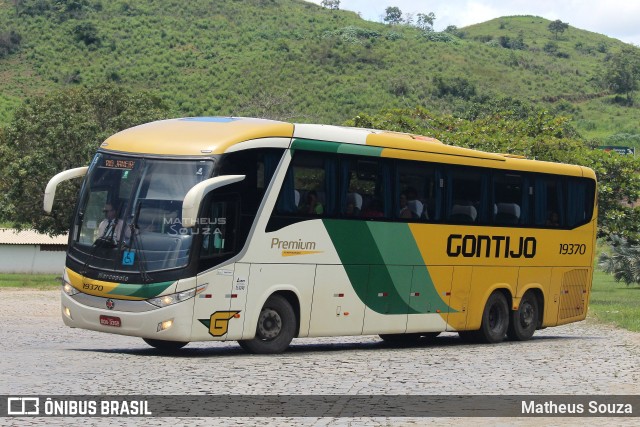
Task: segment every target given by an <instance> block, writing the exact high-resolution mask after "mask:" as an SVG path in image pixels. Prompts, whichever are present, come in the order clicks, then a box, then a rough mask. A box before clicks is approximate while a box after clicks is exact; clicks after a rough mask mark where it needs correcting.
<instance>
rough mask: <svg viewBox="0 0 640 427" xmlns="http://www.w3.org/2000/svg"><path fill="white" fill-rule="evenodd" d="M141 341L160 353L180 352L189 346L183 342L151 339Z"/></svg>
mask: <svg viewBox="0 0 640 427" xmlns="http://www.w3.org/2000/svg"><path fill="white" fill-rule="evenodd" d="M142 339H143V340H144V342H146V343H147V344H149V345H150V346H151V347H154V348H157V349H158V350H162V351H175V350H180V349H181V348H182V347H184V346H185V345H187V344H189V343H188V342H183V341H165V340H154V339H151V338H142Z"/></svg>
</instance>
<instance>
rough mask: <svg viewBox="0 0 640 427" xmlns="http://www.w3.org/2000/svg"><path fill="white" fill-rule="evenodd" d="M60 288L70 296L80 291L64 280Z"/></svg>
mask: <svg viewBox="0 0 640 427" xmlns="http://www.w3.org/2000/svg"><path fill="white" fill-rule="evenodd" d="M62 290H63V291H64V293H65V294H67V295H69V296H70V297H71V296H74V295H75V294H79V293H80V291H79V290H77V289H76V288H74V287H73V286H71V284H70V283H69V282H64V285H62Z"/></svg>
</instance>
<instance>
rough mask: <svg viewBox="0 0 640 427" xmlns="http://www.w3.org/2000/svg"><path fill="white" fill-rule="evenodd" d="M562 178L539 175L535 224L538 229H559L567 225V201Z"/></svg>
mask: <svg viewBox="0 0 640 427" xmlns="http://www.w3.org/2000/svg"><path fill="white" fill-rule="evenodd" d="M563 193H564V192H563V188H562V177H560V176H554V175H539V176H537V177H536V178H535V185H534V199H535V224H536V226H538V227H551V228H558V227H564V226H565V225H566V223H565V210H564V206H565V203H566V202H565V200H564V194H563Z"/></svg>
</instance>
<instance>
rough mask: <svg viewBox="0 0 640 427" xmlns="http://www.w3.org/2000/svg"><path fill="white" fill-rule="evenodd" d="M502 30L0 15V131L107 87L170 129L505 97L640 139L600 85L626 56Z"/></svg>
mask: <svg viewBox="0 0 640 427" xmlns="http://www.w3.org/2000/svg"><path fill="white" fill-rule="evenodd" d="M549 22H550V21H548V20H546V19H543V18H538V17H531V16H524V17H506V18H500V19H496V20H492V21H489V22H486V23H483V24H479V25H474V26H471V27H467V28H463V29H460V30H459V31H458V33H457V35H458V36H462V38H460V37H456V36H455V35H452V34H450V33H431V34H426V35H425V34H424V33H423V32H422V31H421V30H419V29H417V28H414V27H409V26H393V27H391V26H387V25H383V24H379V23H373V22H368V21H364V20H362V19H360V18H359V17H358V16H357V15H356V14H355V13H353V12H346V11H330V10H326V9H323V8H320V7H319V6H317V5H315V4H312V3H307V2H303V1H299V0H244V1H239V0H217V1H215V2H211V1H204V0H195V1H189V2H181V1H176V0H146V1H135V2H134V1H124V0H113V1H109V2H106V1H95V0H55V1H53V0H14V1H11V2H7V1H4V2H1V3H0V78H1V81H2V91H0V123H3V124H6V123H7V122H8V121H9V119H10V117H11V114H12V112H13V110H14V109H15V108H16V106H17V105H19V104H20V103H21V102H22V101H23V100H24V99H26V98H28V97H30V96H32V95H35V94H41V93H45V92H48V91H51V90H53V89H55V88H60V87H64V86H73V85H92V84H96V83H101V82H105V81H111V82H118V83H121V84H123V85H127V86H132V87H135V88H144V89H150V90H152V91H154V92H155V93H157V94H160V95H161V96H162V97H163V98H165V99H166V100H167V102H168V104H169V105H170V106H171V107H172V109H173V113H174V114H175V115H213V114H216V115H218V114H222V115H226V114H233V115H248V116H262V117H271V118H279V119H289V120H296V121H303V122H320V123H342V122H344V121H345V120H347V119H349V118H352V117H354V116H356V115H357V114H359V113H363V112H364V113H377V112H378V111H380V110H382V109H385V108H395V107H407V106H416V105H422V106H426V107H428V108H429V109H432V110H438V111H441V112H450V113H455V114H459V115H465V114H467V112H468V111H469V110H470V107H471V106H472V105H475V108H477V107H478V105H480V106H481V105H482V103H483V102H487V101H488V100H491V99H494V98H496V97H503V96H509V97H512V98H515V99H518V100H523V101H526V102H529V103H533V104H539V105H542V106H545V107H546V108H549V109H551V110H553V111H563V112H564V113H565V114H567V115H570V116H572V117H573V118H574V120H575V125H576V127H577V128H578V130H579V131H581V132H582V133H583V134H584V135H587V136H590V137H606V136H609V135H614V134H628V135H631V137H633V136H634V135H639V134H640V124H639V123H638V120H637V118H638V114H639V112H640V108H638V107H625V106H622V105H619V104H617V103H616V102H614V100H615V97H614V96H613V95H612V94H609V93H607V92H606V91H604V90H603V89H602V87H601V85H599V77H600V75H601V74H602V68H603V66H604V64H605V59H606V58H607V55H609V54H611V53H612V52H615V51H616V50H619V49H620V48H621V47H623V46H625V45H624V43H622V42H620V41H618V40H615V39H611V38H608V37H606V36H602V35H598V34H594V33H591V32H588V31H583V30H579V29H576V28H574V27H570V28H569V29H568V30H567V31H565V32H564V33H562V34H560V36H559V39H558V40H555V38H554V36H553V35H552V34H551V33H550V32H549V31H548V28H547V27H548V25H549Z"/></svg>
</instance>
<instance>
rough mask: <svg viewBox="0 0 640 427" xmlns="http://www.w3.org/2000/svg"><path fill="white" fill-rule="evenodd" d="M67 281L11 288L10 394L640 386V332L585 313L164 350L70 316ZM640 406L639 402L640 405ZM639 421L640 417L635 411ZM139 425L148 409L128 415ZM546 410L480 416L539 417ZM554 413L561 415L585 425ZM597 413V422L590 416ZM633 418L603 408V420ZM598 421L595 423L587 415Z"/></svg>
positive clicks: (3, 333)
mask: <svg viewBox="0 0 640 427" xmlns="http://www.w3.org/2000/svg"><path fill="white" fill-rule="evenodd" d="M59 304H60V297H59V293H58V292H57V291H34V290H10V289H2V290H0V321H1V322H2V328H0V342H2V347H1V350H0V351H1V357H0V394H3V395H28V394H38V395H47V394H50V395H66V394H76V395H77V394H90V395H99V394H118V395H120V394H145V395H147V394H149V395H161V394H171V395H182V394H225V393H230V394H302V395H314V394H332V395H333V394H345V395H369V394H374V395H378V394H400V395H404V394H418V395H419V394H465V395H466V394H473V395H487V394H491V395H495V394H498V395H500V394H504V395H520V394H532V395H557V394H563V395H566V394H581V395H585V394H589V395H590V394H593V395H610V394H636V395H637V394H640V384H639V383H640V334H637V333H632V332H628V331H625V330H622V329H617V328H614V327H611V326H608V325H603V324H599V323H597V322H595V321H594V320H590V319H588V320H587V321H585V322H580V323H575V324H571V325H566V326H561V327H556V328H548V329H545V330H543V331H537V332H536V335H535V336H534V338H533V339H532V340H531V341H528V342H504V343H502V344H499V345H475V344H463V343H462V342H461V341H460V340H459V339H458V337H457V335H456V334H443V335H442V336H440V337H438V338H437V339H436V341H435V343H428V344H423V345H419V346H416V347H412V348H388V347H385V346H384V345H383V344H382V342H381V340H380V339H379V338H378V337H374V336H366V337H336V338H309V339H297V340H294V342H293V344H292V346H291V348H290V350H289V351H288V352H286V353H285V354H282V355H275V356H261V355H248V354H246V353H245V352H244V351H243V350H242V349H240V347H239V346H238V345H237V344H236V343H235V342H229V343H222V342H220V343H216V342H209V343H192V344H189V345H188V346H187V347H185V348H184V349H183V351H182V352H180V353H179V354H177V355H167V354H160V353H158V352H157V351H156V350H154V349H152V348H151V347H149V346H147V345H146V344H145V343H144V342H143V341H142V340H141V339H138V338H131V337H124V336H118V335H110V334H102V333H97V332H91V331H85V330H76V329H70V328H67V327H65V326H64V325H63V323H62V320H61V318H60V313H59ZM637 409H640V408H637ZM636 420H637V418H636ZM4 421H8V425H13V424H15V425H51V424H57V425H70V424H78V425H84V426H87V425H106V424H107V423H108V422H109V421H108V420H105V419H97V418H93V419H77V418H76V419H72V418H66V419H62V418H55V419H51V418H50V419H42V418H40V419H20V420H18V419H5V420H3V422H2V423H1V424H5V423H4ZM117 421H118V424H120V425H139V424H140V421H141V420H140V419H135V418H126V419H119V420H117ZM470 421H471V419H469V418H462V419H460V418H458V419H456V418H451V419H409V418H397V419H396V418H382V419H378V418H376V419H368V418H358V419H354V418H334V419H332V418H319V419H313V418H302V419H286V418H266V419H262V418H261V419H246V418H233V419H212V418H207V419H201V420H193V419H176V418H167V419H159V418H155V419H154V418H149V419H146V421H145V422H144V424H145V425H191V424H192V423H197V424H200V425H203V424H208V425H211V424H220V425H222V424H229V423H231V424H235V425H255V424H257V423H259V424H263V425H300V424H305V425H327V424H330V425H396V424H400V425H423V424H427V423H433V424H439V425H442V424H448V423H451V424H453V423H460V422H461V423H462V424H468V423H469V422H470ZM541 421H542V420H541V419H524V420H515V419H503V420H502V421H501V420H500V419H477V422H474V423H473V424H475V425H478V424H487V425H494V424H496V423H498V424H502V425H511V424H514V422H517V423H520V424H522V425H540V422H541ZM584 421H585V420H581V419H577V418H575V419H553V420H551V422H552V423H553V424H556V425H574V424H575V425H584ZM591 421H596V420H593V419H592V420H591ZM633 421H634V420H628V419H627V420H622V419H606V418H604V419H603V418H599V419H598V424H602V425H607V424H610V425H621V424H628V425H634V422H633ZM588 424H591V423H588Z"/></svg>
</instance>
